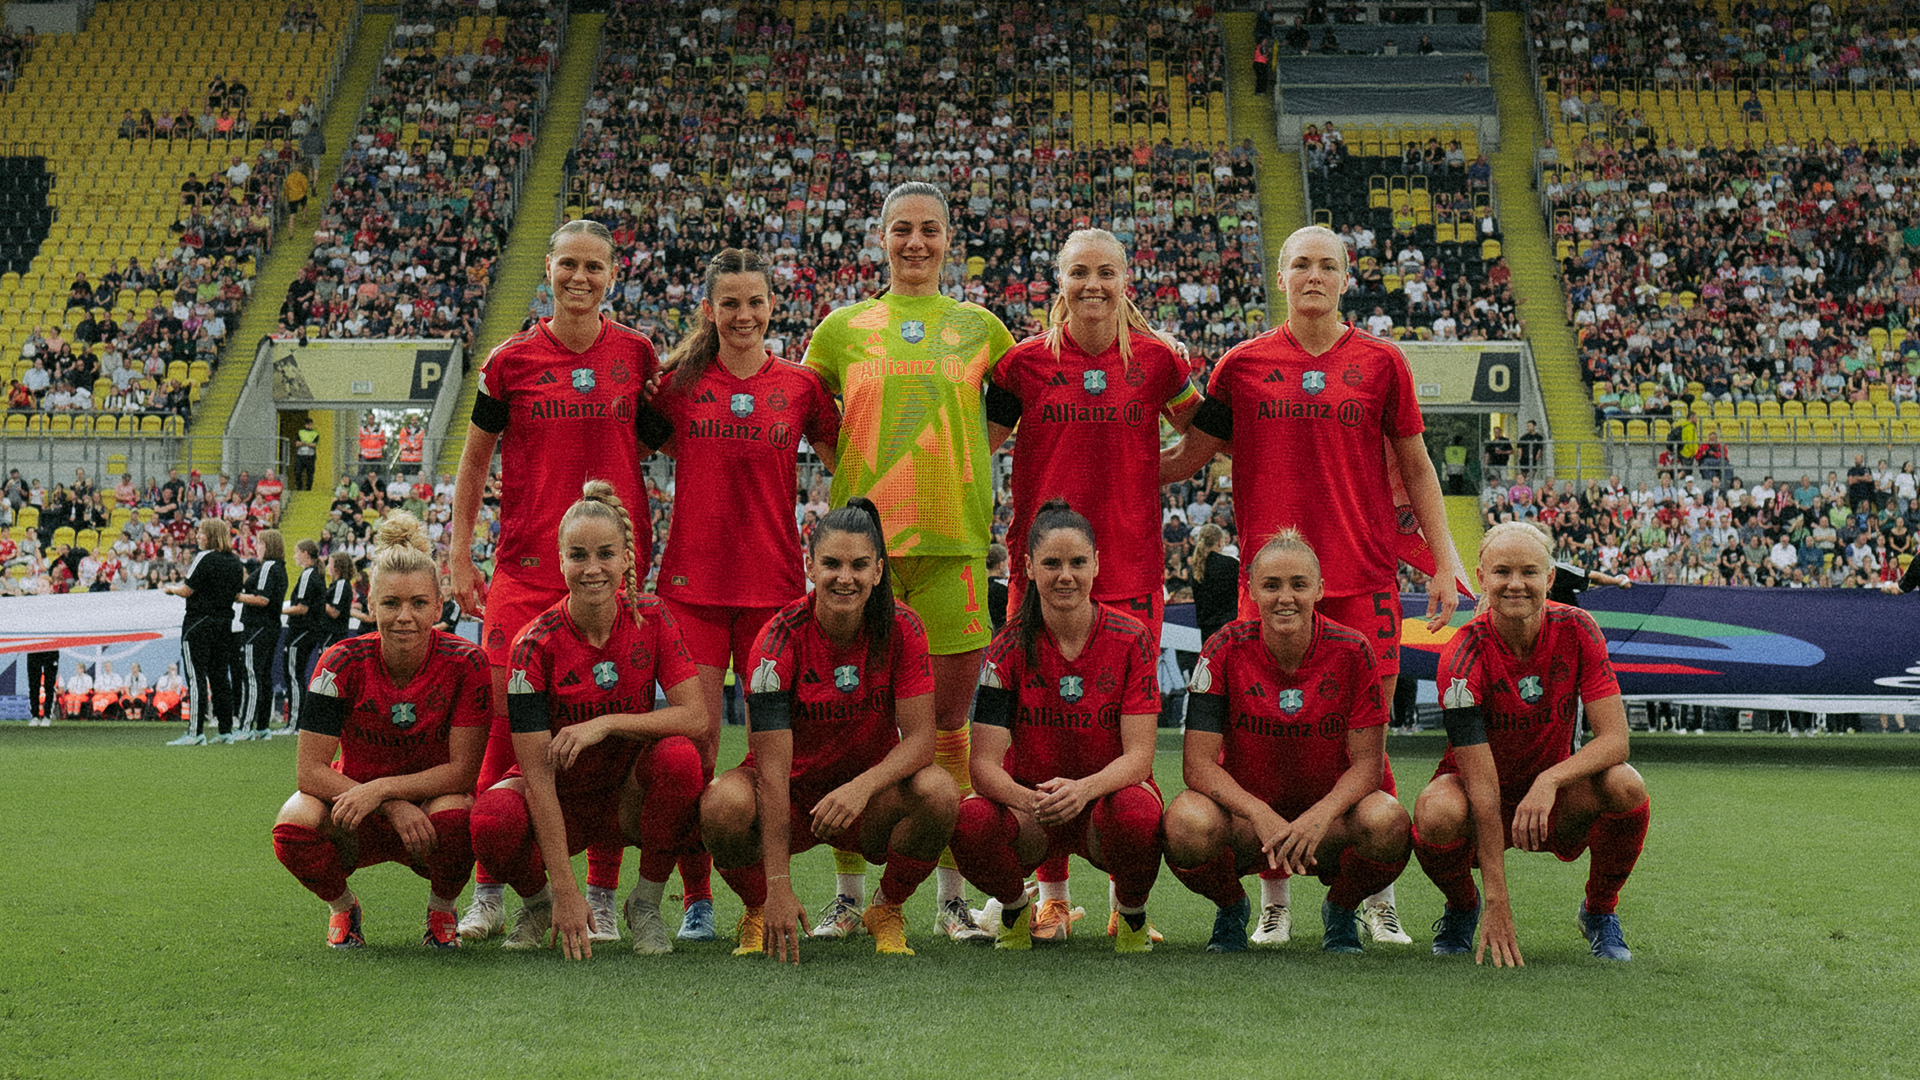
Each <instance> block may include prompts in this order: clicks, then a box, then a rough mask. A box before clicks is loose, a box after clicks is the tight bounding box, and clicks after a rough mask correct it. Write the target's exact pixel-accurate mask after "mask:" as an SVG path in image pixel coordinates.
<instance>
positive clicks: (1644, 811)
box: [1414, 522, 1651, 966]
mask: <svg viewBox="0 0 1920 1080" xmlns="http://www.w3.org/2000/svg"><path fill="white" fill-rule="evenodd" d="M1479 577H1480V590H1481V601H1480V602H1481V605H1482V607H1481V610H1480V612H1479V613H1478V614H1476V615H1475V616H1474V617H1473V621H1472V622H1469V623H1468V624H1467V625H1466V626H1464V627H1462V628H1461V629H1460V632H1459V633H1457V634H1455V635H1454V636H1453V638H1452V639H1451V640H1449V641H1448V642H1447V644H1446V647H1445V648H1443V649H1441V651H1440V670H1439V681H1440V687H1441V703H1442V704H1443V705H1444V706H1445V708H1446V721H1447V743H1448V748H1447V753H1446V756H1445V757H1442V758H1441V759H1440V767H1439V768H1438V769H1437V770H1435V772H1434V775H1433V780H1432V781H1430V782H1429V783H1428V784H1427V787H1426V790H1424V791H1422V792H1421V793H1420V798H1419V800H1418V801H1417V802H1416V803H1415V804H1414V821H1415V844H1414V850H1415V851H1416V852H1417V853H1418V854H1419V857H1420V867H1421V869H1423V870H1425V871H1426V872H1427V876H1428V877H1430V878H1432V879H1433V883H1434V884H1435V885H1438V886H1439V887H1440V891H1441V893H1442V894H1444V895H1445V896H1446V898H1447V907H1446V911H1445V912H1444V913H1443V914H1442V915H1441V916H1440V920H1439V921H1438V922H1437V923H1435V924H1434V938H1433V951H1434V953H1435V955H1439V956H1453V955H1461V954H1464V953H1467V952H1473V953H1474V959H1475V961H1476V962H1478V961H1480V960H1482V959H1484V958H1485V956H1486V954H1487V953H1488V952H1489V951H1490V952H1492V953H1493V962H1494V965H1495V966H1500V965H1503V964H1515V965H1517V964H1521V963H1524V961H1523V960H1522V958H1521V955H1520V940H1519V937H1518V936H1517V934H1516V932H1515V928H1514V923H1513V908H1512V906H1511V904H1510V903H1509V902H1508V898H1507V870H1506V849H1507V848H1508V847H1517V848H1519V849H1520V850H1522V851H1551V852H1553V853H1554V855H1555V856H1557V857H1558V858H1559V859H1560V861H1562V862H1572V861H1573V860H1574V859H1577V858H1579V857H1580V852H1582V851H1584V850H1589V849H1591V851H1592V853H1593V858H1592V860H1591V862H1590V863H1589V864H1588V867H1587V896H1586V900H1585V902H1583V903H1582V904H1581V905H1580V910H1579V912H1578V913H1577V914H1576V918H1577V920H1578V922H1579V926H1580V932H1581V933H1582V934H1583V935H1585V937H1586V939H1587V944H1588V947H1589V948H1590V949H1591V950H1592V952H1593V955H1595V956H1598V957H1600V958H1602V959H1606V960H1631V959H1633V954H1632V953H1631V952H1629V951H1628V949H1627V942H1626V939H1625V937H1624V935H1622V933H1621V931H1620V920H1619V918H1618V917H1617V916H1616V915H1615V914H1614V906H1615V905H1616V904H1617V903H1618V902H1619V899H1620V888H1621V886H1623V885H1625V884H1626V882H1627V876H1628V875H1629V874H1631V873H1632V872H1633V864H1634V863H1635V862H1636V861H1637V860H1638V859H1639V858H1640V849H1641V846H1642V845H1643V844H1644V843H1645V842H1646V838H1647V822H1648V820H1649V815H1650V812H1651V811H1650V803H1649V800H1648V798H1647V785H1646V781H1644V780H1642V779H1641V777H1640V774H1639V772H1637V771H1636V770H1635V769H1634V768H1633V766H1631V765H1628V764H1627V710H1626V706H1625V705H1624V704H1623V703H1622V702H1621V699H1620V684H1619V682H1618V681H1616V680H1615V679H1614V676H1613V667H1612V666H1611V665H1610V664H1609V663H1608V662H1607V642H1606V638H1605V637H1604V636H1602V634H1601V633H1600V628H1599V626H1598V625H1596V624H1595V623H1594V621H1593V616H1591V615H1588V614H1587V613H1586V612H1584V611H1581V610H1580V609H1579V608H1574V607H1568V606H1567V605H1565V604H1556V603H1554V602H1552V601H1550V600H1548V599H1547V591H1548V589H1550V588H1551V587H1552V583H1553V552H1552V550H1551V549H1550V548H1549V547H1548V546H1547V541H1546V537H1545V536H1543V535H1542V534H1541V533H1540V531H1539V530H1538V529H1536V528H1534V527H1533V526H1532V525H1529V524H1526V523H1524V522H1504V523H1502V524H1499V525H1495V526H1494V527H1493V528H1491V529H1489V530H1487V534H1486V537H1485V538H1484V539H1482V540H1481V542H1480V568H1479ZM1583 702H1584V703H1585V704H1586V713H1587V722H1588V723H1589V724H1591V725H1592V726H1593V738H1592V739H1590V740H1588V741H1587V744H1586V745H1585V746H1582V747H1581V748H1580V749H1579V751H1578V752H1575V751H1573V750H1572V746H1573V739H1574V735H1575V733H1576V725H1577V724H1578V723H1579V715H1580V704H1581V703H1583ZM1476 863H1478V864H1479V867H1480V880H1481V884H1482V885H1484V886H1485V889H1486V893H1485V896H1484V898H1483V897H1482V896H1481V895H1480V893H1479V892H1477V891H1476V890H1475V889H1474V886H1473V873H1472V868H1473V866H1474V865H1475V864H1476ZM1483 902H1484V904H1485V910H1484V914H1485V917H1486V924H1487V925H1486V933H1485V934H1483V935H1482V936H1481V940H1480V945H1479V947H1478V949H1476V948H1475V946H1474V943H1473V935H1474V930H1475V927H1476V926H1477V925H1478V923H1479V922H1480V919H1481V916H1482V903H1483Z"/></svg>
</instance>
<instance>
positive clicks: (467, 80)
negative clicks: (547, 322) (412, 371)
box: [278, 0, 561, 344]
mask: <svg viewBox="0 0 1920 1080" xmlns="http://www.w3.org/2000/svg"><path fill="white" fill-rule="evenodd" d="M475 18H478V19H484V20H487V21H486V22H485V23H484V24H483V25H482V24H478V23H474V22H468V23H466V24H465V25H466V26H467V27H470V28H471V27H475V26H480V29H478V30H475V31H473V32H471V33H469V34H467V35H464V36H463V35H462V34H458V33H454V34H452V35H451V36H450V38H449V44H447V45H446V46H445V48H444V50H439V49H436V47H435V46H436V35H437V34H441V33H446V32H450V31H453V30H454V29H455V28H456V26H458V25H460V24H461V21H462V20H467V19H475ZM560 31H561V26H560V21H559V13H558V10H557V9H556V8H555V7H554V6H553V5H552V4H550V3H548V2H547V0H498V2H494V0H408V2H407V3H406V4H405V5H403V7H402V10H401V14H400V15H399V16H398V17H397V24H396V27H395V29H394V36H393V41H392V44H391V48H390V50H389V52H388V54H387V56H386V58H385V59H384V60H383V61H382V65H381V71H380V75H379V77H378V78H377V79H376V80H375V83H374V87H373V90H372V92H371V93H370V94H369V96H368V99H367V105H366V109H365V111H364V112H363V113H362V114H361V117H360V122H359V125H358V130H357V133H356V134H355V136H354V138H353V141H352V142H351V143H350V144H349V145H348V147H347V148H346V152H345V156H344V158H343V160H342V162H341V166H340V175H339V179H338V180H337V181H336V182H335V184H334V187H333V190H332V191H331V192H329V193H328V196H327V202H326V204H325V207H324V209H323V211H322V214H321V221H320V228H319V230H318V231H317V232H316V233H315V235H314V248H313V254H312V256H311V258H309V260H308V261H307V264H306V266H305V267H304V268H303V269H302V271H301V273H300V275H299V277H298V279H297V280H296V281H295V282H294V284H293V286H292V288H290V289H289V290H288V293H287V298H286V301H285V303H284V304H283V305H282V307H281V311H280V327H279V331H278V332H279V333H280V334H281V335H283V336H286V337H295V336H299V335H302V334H306V335H309V336H315V337H327V338H354V337H357V338H378V337H439V338H459V339H461V340H462V341H465V342H467V343H469V344H471V342H472V339H473V332H474V330H475V328H476V327H477V326H478V325H479V319H480V314H481V309H482V307H483V306H484V304H485V301H486V297H487V292H488V287H489V285H490V283H491V281H492V277H493V271H494V263H495V260H496V259H498V257H499V255H500V250H501V248H502V247H503V246H504V245H505V243H506V237H507V230H508V228H509V227H510V226H511V224H512V217H513V211H514V207H515V205H516V200H515V190H514V185H515V183H516V182H517V177H518V175H519V172H520V170H521V168H522V166H523V165H524V163H525V160H526V157H527V155H528V154H529V153H530V152H531V150H530V148H531V146H532V145H533V140H534V135H535V132H536V129H537V128H538V126H539V118H540V113H541V109H542V106H543V104H544V102H545V98H546V91H547V87H548V83H549V80H550V79H551V75H552V71H553V68H554V65H555V63H556V60H557V57H558V54H559V47H560ZM482 34H484V36H482Z"/></svg>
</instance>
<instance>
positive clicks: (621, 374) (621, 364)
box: [608, 360, 633, 383]
mask: <svg viewBox="0 0 1920 1080" xmlns="http://www.w3.org/2000/svg"><path fill="white" fill-rule="evenodd" d="M608 374H610V375H612V376H613V381H614V382H617V383H623V382H626V381H627V380H628V379H629V378H631V377H632V375H633V373H632V372H630V371H628V370H627V362H626V361H625V360H615V361H614V362H613V370H612V371H610V372H608Z"/></svg>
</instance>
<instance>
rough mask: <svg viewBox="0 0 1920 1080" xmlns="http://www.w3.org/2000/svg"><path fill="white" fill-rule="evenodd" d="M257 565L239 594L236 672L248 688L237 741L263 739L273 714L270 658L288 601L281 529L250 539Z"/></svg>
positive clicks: (275, 645) (241, 708)
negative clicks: (257, 555) (255, 547)
mask: <svg viewBox="0 0 1920 1080" xmlns="http://www.w3.org/2000/svg"><path fill="white" fill-rule="evenodd" d="M254 540H255V542H256V543H257V544H258V545H259V548H260V565H259V566H258V567H256V568H255V569H254V570H253V572H252V573H251V574H248V575H247V579H246V583H245V584H244V585H242V586H241V589H240V635H241V637H240V668H241V670H242V671H244V672H246V678H247V681H246V686H245V689H244V692H243V693H241V695H240V727H239V731H238V733H237V737H238V738H243V739H264V738H266V737H267V718H268V715H269V714H270V713H272V711H273V655H274V650H275V649H277V648H279V646H280V608H281V605H282V604H284V603H285V601H286V599H287V548H286V541H285V540H283V539H281V536H280V530H279V529H267V530H265V531H263V532H262V533H261V534H260V535H259V536H257V537H255V538H254Z"/></svg>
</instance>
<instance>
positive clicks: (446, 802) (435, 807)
mask: <svg viewBox="0 0 1920 1080" xmlns="http://www.w3.org/2000/svg"><path fill="white" fill-rule="evenodd" d="M424 809H425V810H426V812H427V813H428V815H433V814H438V813H440V812H441V811H443V810H467V811H471V810H472V809H473V796H471V795H440V796H436V797H434V798H432V799H428V800H427V804H426V806H425V807H424Z"/></svg>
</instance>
